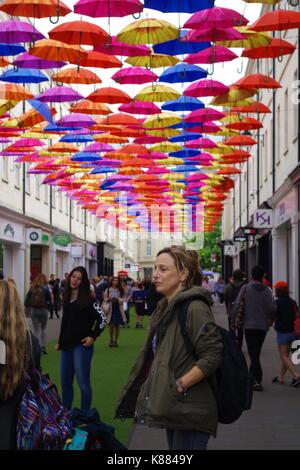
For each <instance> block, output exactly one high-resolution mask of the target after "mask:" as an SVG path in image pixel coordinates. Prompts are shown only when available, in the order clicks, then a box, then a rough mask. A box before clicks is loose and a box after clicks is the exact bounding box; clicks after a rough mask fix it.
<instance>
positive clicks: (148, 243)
mask: <svg viewBox="0 0 300 470" xmlns="http://www.w3.org/2000/svg"><path fill="white" fill-rule="evenodd" d="M151 255H152V244H151V240H147V246H146V256H151Z"/></svg>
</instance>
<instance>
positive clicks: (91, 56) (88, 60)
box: [80, 51, 122, 69]
mask: <svg viewBox="0 0 300 470" xmlns="http://www.w3.org/2000/svg"><path fill="white" fill-rule="evenodd" d="M80 65H82V66H83V67H96V68H101V69H110V68H119V67H122V62H121V61H120V60H119V59H117V57H115V56H113V55H108V54H103V53H102V52H96V51H89V52H87V53H86V55H85V57H84V58H83V59H82V60H81V61H80Z"/></svg>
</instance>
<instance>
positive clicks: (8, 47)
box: [0, 44, 26, 56]
mask: <svg viewBox="0 0 300 470" xmlns="http://www.w3.org/2000/svg"><path fill="white" fill-rule="evenodd" d="M25 51H26V49H25V47H23V46H21V44H0V56H3V55H18V54H20V53H21V52H25Z"/></svg>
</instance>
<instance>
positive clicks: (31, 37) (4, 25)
mask: <svg viewBox="0 0 300 470" xmlns="http://www.w3.org/2000/svg"><path fill="white" fill-rule="evenodd" d="M44 37H45V36H44V35H43V34H42V33H40V32H39V31H38V30H37V29H36V28H35V27H34V26H33V25H31V24H30V23H27V22H25V21H20V20H7V21H1V31H0V42H2V43H7V44H14V43H16V42H33V41H38V40H39V39H43V38H44Z"/></svg>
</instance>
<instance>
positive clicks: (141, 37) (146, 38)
mask: <svg viewBox="0 0 300 470" xmlns="http://www.w3.org/2000/svg"><path fill="white" fill-rule="evenodd" d="M117 38H118V40H119V41H120V42H125V43H127V44H159V43H161V42H166V41H170V40H172V39H177V38H179V28H177V27H176V26H174V25H172V24H171V23H168V22H167V21H164V20H159V19H157V18H145V19H141V20H137V21H134V22H133V23H131V24H130V25H128V26H126V27H125V28H123V29H122V30H121V31H120V32H119V34H117Z"/></svg>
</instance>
